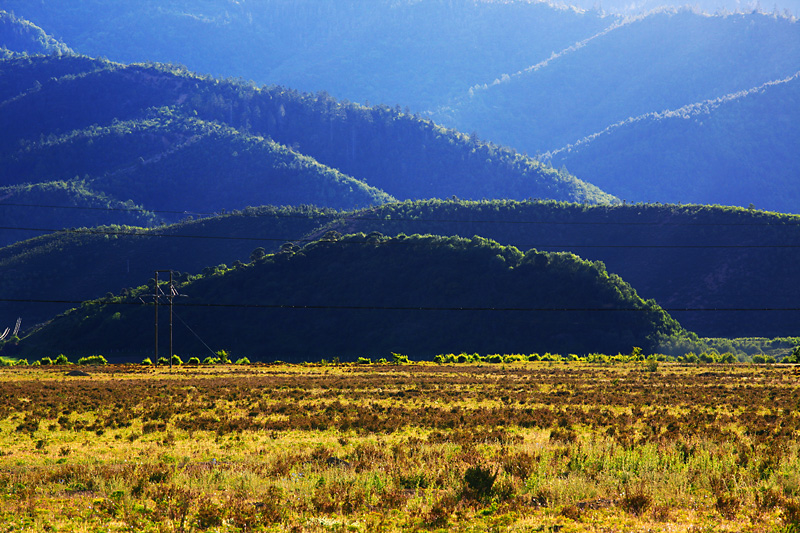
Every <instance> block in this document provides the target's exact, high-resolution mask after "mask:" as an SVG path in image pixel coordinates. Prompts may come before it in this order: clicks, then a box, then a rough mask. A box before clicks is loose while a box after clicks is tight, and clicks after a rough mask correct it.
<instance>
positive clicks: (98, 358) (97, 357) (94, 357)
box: [78, 355, 108, 365]
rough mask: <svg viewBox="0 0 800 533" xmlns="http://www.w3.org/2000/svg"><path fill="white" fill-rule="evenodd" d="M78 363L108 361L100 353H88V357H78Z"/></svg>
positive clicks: (91, 363) (96, 363) (102, 362)
mask: <svg viewBox="0 0 800 533" xmlns="http://www.w3.org/2000/svg"><path fill="white" fill-rule="evenodd" d="M78 364H79V365H107V364H108V361H106V358H105V357H103V356H102V355H90V356H88V357H81V358H80V359H78Z"/></svg>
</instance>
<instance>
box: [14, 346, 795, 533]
mask: <svg viewBox="0 0 800 533" xmlns="http://www.w3.org/2000/svg"><path fill="white" fill-rule="evenodd" d="M73 368H75V367H57V366H50V367H45V366H40V367H21V366H15V367H4V368H2V369H0V372H2V378H1V379H0V389H1V390H2V392H1V393H0V442H1V444H0V455H1V457H0V494H1V495H2V496H1V498H0V531H23V530H24V531H81V532H83V531H169V532H172V531H187V532H188V531H308V532H312V531H362V532H366V531H369V532H373V531H401V530H402V531H409V530H410V531H413V530H420V531H436V530H442V531H445V530H446V531H551V532H556V531H560V532H563V533H566V532H569V531H743V530H747V531H786V532H789V531H800V456H799V455H800V453H799V451H798V448H800V444H798V439H797V436H798V431H800V413H799V412H798V411H800V390H799V389H798V374H797V372H796V371H795V370H794V368H793V367H792V366H788V365H752V364H736V365H723V364H716V365H691V364H685V365H684V364H675V363H660V364H658V365H657V366H656V365H646V364H644V363H626V364H615V365H603V364H589V363H555V362H540V363H513V364H505V365H503V364H482V365H461V364H459V365H434V364H419V365H417V364H404V365H392V364H370V365H354V364H341V365H333V364H328V365H322V364H309V365H281V364H276V365H214V366H211V365H208V366H206V365H200V366H188V365H184V366H181V367H176V368H174V369H172V370H170V369H168V368H164V367H143V366H135V365H109V366H102V367H91V368H86V367H81V368H84V369H85V370H87V372H88V373H89V374H90V375H88V376H74V377H73V376H68V375H67V372H68V371H69V370H70V369H73Z"/></svg>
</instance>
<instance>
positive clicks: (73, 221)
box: [0, 179, 163, 246]
mask: <svg viewBox="0 0 800 533" xmlns="http://www.w3.org/2000/svg"><path fill="white" fill-rule="evenodd" d="M56 206H57V207H56ZM65 220H68V221H69V224H70V226H73V227H93V226H99V225H102V224H109V223H114V222H116V223H124V224H131V225H136V226H152V225H155V224H156V223H158V222H162V221H163V219H162V218H161V217H159V216H158V215H156V214H154V213H152V212H150V211H146V210H144V209H143V208H142V207H141V206H138V205H136V204H135V203H134V202H132V201H130V200H128V201H127V202H120V201H118V200H115V199H113V198H111V197H109V196H107V195H105V194H103V193H101V192H97V191H96V190H93V189H91V188H90V187H89V186H87V184H86V182H85V181H84V180H80V179H74V180H69V181H49V182H39V183H35V184H32V185H29V184H20V185H10V186H6V187H0V227H1V228H2V229H0V245H2V246H5V245H7V244H11V243H14V242H17V241H21V240H23V239H29V238H33V237H37V236H39V235H42V234H44V233H50V232H52V231H55V230H58V229H61V228H63V227H64V222H65Z"/></svg>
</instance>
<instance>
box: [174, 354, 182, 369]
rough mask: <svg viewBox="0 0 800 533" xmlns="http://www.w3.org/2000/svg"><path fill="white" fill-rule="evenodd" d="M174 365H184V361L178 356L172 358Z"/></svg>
mask: <svg viewBox="0 0 800 533" xmlns="http://www.w3.org/2000/svg"><path fill="white" fill-rule="evenodd" d="M172 364H173V365H174V366H181V365H182V364H183V359H181V358H180V356H178V355H173V356H172Z"/></svg>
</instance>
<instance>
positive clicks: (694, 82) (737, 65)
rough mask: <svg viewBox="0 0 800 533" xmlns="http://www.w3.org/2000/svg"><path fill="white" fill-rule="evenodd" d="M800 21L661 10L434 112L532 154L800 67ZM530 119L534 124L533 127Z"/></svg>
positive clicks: (488, 83) (443, 119)
mask: <svg viewBox="0 0 800 533" xmlns="http://www.w3.org/2000/svg"><path fill="white" fill-rule="evenodd" d="M798 58H800V24H798V22H797V21H796V20H794V19H791V18H783V17H774V16H769V15H765V14H760V13H750V14H736V15H727V16H722V15H718V16H707V15H701V14H698V13H694V12H691V11H689V10H686V9H684V10H679V11H662V12H656V13H652V14H649V15H647V16H642V17H637V18H633V19H629V20H626V21H625V22H624V23H621V24H618V25H616V26H614V27H613V28H611V29H609V30H608V31H605V32H602V33H599V34H598V35H596V36H595V37H593V38H591V39H587V40H585V41H584V42H582V43H578V45H576V46H572V47H569V48H567V49H566V50H563V51H562V52H561V53H557V54H554V55H553V56H552V57H551V58H550V59H549V60H547V61H543V62H540V63H536V64H531V66H530V68H526V69H521V70H519V71H515V72H509V73H508V75H507V76H503V77H500V79H499V80H498V82H496V83H492V81H491V80H486V86H485V88H484V87H483V86H479V87H475V88H474V89H473V90H472V91H471V92H470V95H469V96H466V97H465V98H463V100H461V101H460V102H459V103H457V104H455V105H453V106H450V107H449V108H446V109H443V110H442V112H441V113H438V114H435V115H434V117H435V119H436V120H438V121H440V122H443V123H445V124H448V125H450V126H453V127H456V128H458V129H461V130H466V131H471V130H473V129H476V130H477V131H478V132H479V133H480V134H481V135H482V136H485V137H488V138H490V139H492V140H494V141H496V142H499V143H502V144H507V145H509V146H513V147H515V148H517V149H519V150H527V151H528V152H530V153H534V152H537V151H542V152H544V151H547V150H555V149H558V148H560V147H562V146H565V145H567V144H569V143H573V142H575V141H577V140H579V139H581V138H583V137H585V136H587V135H591V134H593V133H595V132H598V131H601V130H603V129H604V128H605V127H607V126H609V125H611V124H615V123H617V122H620V121H623V120H626V119H627V118H628V117H636V116H640V115H643V114H646V113H651V112H659V111H663V110H665V109H677V108H680V107H682V106H685V105H689V104H692V103H695V102H700V101H704V100H709V99H714V98H719V97H721V96H723V95H725V94H730V93H734V92H737V91H743V90H748V89H751V88H753V87H757V86H759V85H762V84H764V83H767V82H769V81H773V80H778V79H783V78H785V77H787V76H791V75H793V74H794V73H795V72H797V71H798V70H800V59H798ZM530 124H536V127H535V128H532V127H530Z"/></svg>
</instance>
